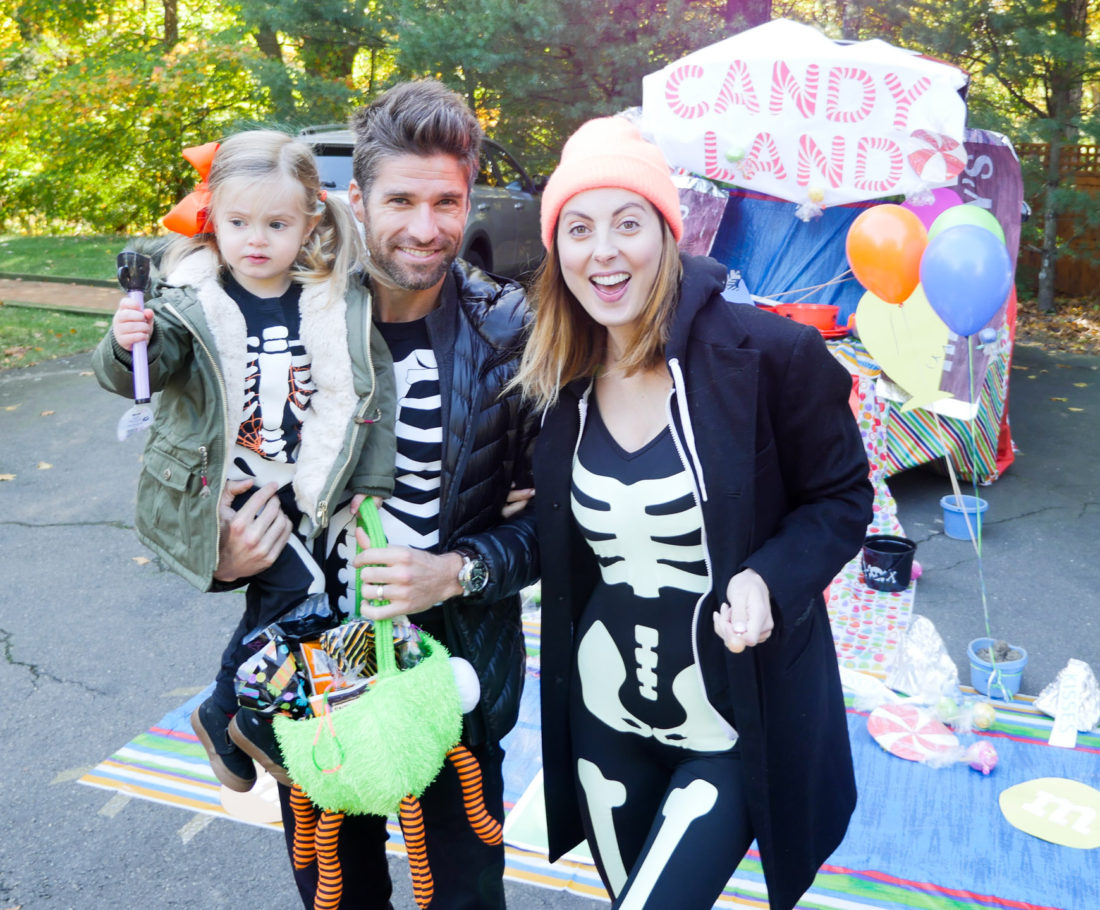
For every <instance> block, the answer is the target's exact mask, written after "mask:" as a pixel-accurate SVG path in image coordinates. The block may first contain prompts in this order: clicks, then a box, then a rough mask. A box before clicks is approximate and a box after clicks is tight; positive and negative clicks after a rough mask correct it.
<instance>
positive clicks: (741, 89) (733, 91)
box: [714, 60, 760, 114]
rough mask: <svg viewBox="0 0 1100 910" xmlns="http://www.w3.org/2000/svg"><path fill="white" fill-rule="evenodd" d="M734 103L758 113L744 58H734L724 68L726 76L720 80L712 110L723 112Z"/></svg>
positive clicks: (757, 105) (757, 104) (758, 106)
mask: <svg viewBox="0 0 1100 910" xmlns="http://www.w3.org/2000/svg"><path fill="white" fill-rule="evenodd" d="M736 105H740V106H741V107H743V108H744V109H745V110H747V111H749V112H750V113H752V114H758V113H760V102H759V101H758V100H757V98H756V92H755V91H754V90H753V87H752V76H750V75H749V68H748V66H746V65H745V61H744V60H734V61H733V63H731V64H730V68H729V69H728V70H726V78H725V79H723V80H722V88H721V89H720V90H719V92H718V98H717V100H716V101H715V102H714V112H715V113H716V114H724V113H725V112H726V111H727V110H729V109H730V108H731V107H734V106H736Z"/></svg>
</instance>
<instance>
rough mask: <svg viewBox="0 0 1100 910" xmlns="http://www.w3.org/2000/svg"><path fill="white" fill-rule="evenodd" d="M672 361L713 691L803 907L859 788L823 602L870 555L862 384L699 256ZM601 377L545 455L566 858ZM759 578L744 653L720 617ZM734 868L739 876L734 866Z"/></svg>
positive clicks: (557, 756) (559, 409)
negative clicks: (576, 472) (735, 298)
mask: <svg viewBox="0 0 1100 910" xmlns="http://www.w3.org/2000/svg"><path fill="white" fill-rule="evenodd" d="M683 264H684V277H683V281H682V285H681V293H680V299H679V302H678V304H677V308H676V311H675V313H674V316H673V324H672V331H671V335H670V338H669V342H668V345H667V349H666V361H667V362H668V365H669V370H670V373H671V374H672V377H673V381H674V389H675V394H674V399H673V404H672V407H671V409H670V418H671V424H672V429H673V433H674V436H675V438H676V441H677V446H678V448H679V449H680V451H681V453H683V455H682V457H683V458H684V460H685V462H686V464H687V467H688V468H689V470H690V471H691V472H692V474H693V476H694V478H695V483H696V489H697V496H698V499H699V501H700V505H701V508H702V513H703V525H704V542H705V546H706V550H707V553H708V556H709V560H710V564H711V573H712V588H713V590H712V591H710V592H709V593H707V594H705V595H703V596H702V597H701V598H700V600H699V603H698V605H697V607H696V611H695V615H694V617H693V620H692V621H693V623H694V636H695V641H696V645H697V653H698V656H699V662H700V664H701V667H702V672H703V679H704V684H705V688H706V693H707V697H708V699H709V700H710V703H711V704H712V705H713V706H714V707H715V708H716V709H717V710H718V712H719V713H720V714H721V715H722V716H723V717H724V718H725V719H726V720H727V721H728V722H729V723H730V724H732V725H733V726H734V728H735V729H736V730H737V731H738V733H739V735H740V739H739V748H740V749H741V753H742V757H743V760H744V762H745V771H746V777H747V792H748V795H749V812H750V816H751V819H752V824H753V829H754V833H755V835H756V839H757V842H758V845H759V847H760V853H761V857H762V861H763V867H764V875H765V878H766V880H767V885H768V892H769V897H770V903H771V907H772V908H773V910H788V908H790V907H793V906H794V905H795V903H796V902H797V901H798V898H799V897H800V896H801V895H802V894H803V893H804V892H805V891H806V889H807V888H809V886H810V884H811V883H812V881H813V877H814V875H815V874H816V872H817V870H818V868H819V867H820V865H821V864H822V863H823V862H824V861H825V860H826V859H827V857H828V856H829V854H830V853H831V852H832V851H833V850H834V849H835V848H836V846H837V845H838V844H839V843H840V841H841V839H842V838H843V836H844V833H845V831H846V829H847V825H848V819H849V817H850V815H851V813H852V811H853V809H854V807H855V802H856V788H855V779H854V775H853V770H852V757H851V749H850V745H849V742H848V728H847V720H846V712H845V707H844V701H843V694H842V691H841V686H840V674H839V670H838V667H837V661H836V656H835V651H834V646H833V639H832V634H831V631H830V628H829V619H828V615H827V613H826V610H825V601H824V597H823V591H824V590H825V588H826V587H827V586H828V584H829V582H831V581H832V579H833V578H834V577H835V575H836V573H837V572H838V571H839V570H840V569H841V567H842V566H843V565H844V564H845V563H846V562H847V561H848V560H849V559H850V558H851V557H852V556H853V555H854V554H855V553H856V552H857V551H858V550H859V547H860V545H861V543H862V541H863V537H864V534H865V531H866V527H867V524H868V522H869V521H870V519H871V503H872V499H873V490H872V487H871V484H870V481H869V480H868V465H867V458H866V455H865V453H864V449H863V443H862V440H861V438H860V434H859V429H858V427H857V425H856V422H855V420H854V418H853V416H852V413H851V410H850V409H849V406H848V397H849V393H850V390H851V379H850V377H849V375H848V373H847V372H846V371H845V370H844V368H843V367H841V366H840V365H839V364H837V363H836V361H835V360H834V359H833V358H832V356H831V355H830V354H829V352H828V350H827V349H826V347H825V344H824V342H823V341H822V339H821V336H820V334H819V333H818V332H817V330H816V329H813V328H810V327H808V326H803V325H800V324H798V323H794V322H792V321H791V320H787V319H783V318H781V317H779V316H776V315H774V314H771V313H766V312H763V311H761V310H758V309H756V308H754V307H751V306H746V305H744V304H731V303H729V302H727V301H725V300H724V299H723V298H722V297H721V296H720V294H721V291H722V289H723V286H724V281H725V276H726V270H725V268H724V267H723V266H721V265H720V264H719V263H717V262H715V261H714V260H712V259H706V258H702V257H698V258H696V257H685V258H684V261H683ZM587 386H588V382H587V381H580V382H577V383H573V384H572V385H571V386H569V387H567V388H566V389H564V390H563V391H562V395H561V398H560V400H559V402H558V404H557V405H556V406H555V407H554V408H553V409H551V410H550V411H549V412H548V413H547V414H546V416H545V420H544V422H543V426H542V429H541V431H540V433H539V436H538V439H537V440H536V445H535V460H534V471H535V487H536V489H537V490H538V496H537V497H536V514H537V517H538V536H539V548H540V553H541V563H542V569H543V572H542V673H541V690H542V737H543V773H544V786H545V794H546V815H547V827H548V834H549V845H550V858H551V859H552V860H553V859H556V858H557V857H558V856H561V855H562V854H563V853H565V852H567V851H568V850H570V849H572V848H573V847H574V846H575V845H576V844H577V843H579V842H580V841H581V840H582V839H583V836H584V835H583V833H582V830H581V826H580V816H579V813H578V811H577V795H576V789H575V784H574V773H573V766H574V757H573V754H572V747H571V744H570V736H569V719H568V714H567V712H568V704H569V697H568V693H569V683H570V679H571V677H572V673H573V660H574V651H575V646H576V642H575V640H574V630H575V629H576V626H577V623H578V620H579V618H580V614H581V611H582V610H583V608H584V606H585V604H586V603H587V600H588V596H589V594H590V592H591V591H592V588H593V586H594V585H595V583H596V581H597V579H598V577H599V569H598V566H597V564H596V560H595V558H594V556H593V554H592V552H591V550H590V549H589V547H588V546H587V544H586V543H585V542H584V540H583V539H582V538H581V536H580V534H579V533H578V531H577V529H576V525H575V523H574V522H573V520H572V515H571V512H570V499H569V488H570V477H571V471H572V462H573V453H574V449H575V446H576V443H577V437H578V432H579V429H580V408H581V404H580V403H581V400H582V399H583V398H584V397H585V395H586V391H585V390H586V387H587ZM744 568H752V569H754V570H755V571H756V572H758V573H759V574H760V575H761V576H762V578H763V579H764V581H765V582H766V583H767V585H768V590H769V592H770V595H771V602H772V614H773V616H774V619H775V630H774V632H773V633H772V636H771V638H770V639H769V640H768V641H766V642H765V643H763V644H761V645H759V646H757V647H755V648H749V649H747V650H746V651H745V652H743V653H741V654H733V653H731V652H729V651H728V650H727V649H726V648H725V646H724V644H723V643H722V641H721V640H720V639H719V638H718V636H717V635H716V634H715V633H714V628H713V624H712V620H711V615H712V613H713V612H714V611H715V610H716V609H717V608H718V607H719V606H720V605H721V603H722V600H723V599H724V597H725V588H726V584H727V583H728V581H729V579H730V578H731V577H732V576H733V575H734V574H735V573H737V572H738V571H740V570H741V569H744ZM731 871H732V870H731Z"/></svg>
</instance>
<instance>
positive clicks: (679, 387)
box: [668, 357, 707, 502]
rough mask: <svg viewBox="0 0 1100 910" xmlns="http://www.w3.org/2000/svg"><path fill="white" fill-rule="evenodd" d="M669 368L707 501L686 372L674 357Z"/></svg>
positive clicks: (700, 492) (702, 493)
mask: <svg viewBox="0 0 1100 910" xmlns="http://www.w3.org/2000/svg"><path fill="white" fill-rule="evenodd" d="M668 368H669V370H670V371H671V372H672V385H673V387H674V388H675V390H676V407H677V409H678V410H679V411H680V423H681V424H682V425H683V427H684V441H685V442H686V443H687V447H688V454H689V455H690V456H691V460H692V463H693V464H694V465H695V475H696V476H697V477H698V478H699V495H700V496H702V497H703V502H706V501H707V482H706V479H705V478H704V477H703V465H702V464H701V463H700V462H699V453H698V451H696V449H695V431H694V430H693V429H692V427H691V418H690V417H689V416H688V407H687V388H686V387H685V385H684V373H683V371H682V370H681V369H680V361H679V359H677V358H676V357H673V358H672V359H671V360H670V361H669V362H668Z"/></svg>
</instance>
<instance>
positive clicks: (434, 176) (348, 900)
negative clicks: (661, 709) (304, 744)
mask: <svg viewBox="0 0 1100 910" xmlns="http://www.w3.org/2000/svg"><path fill="white" fill-rule="evenodd" d="M352 127H353V129H354V131H355V133H356V146H355V155H354V160H353V172H354V177H355V179H354V181H353V182H352V184H351V187H350V189H349V199H350V202H351V206H352V209H353V211H354V212H355V215H356V217H358V218H359V220H360V221H361V222H362V223H363V225H364V229H365V239H366V244H367V250H368V253H369V255H370V263H369V266H368V272H369V277H368V279H367V280H368V284H369V286H370V288H371V291H372V294H373V302H374V318H375V321H376V324H377V325H378V328H379V330H380V331H381V333H382V335H383V337H384V338H385V339H386V341H387V343H388V344H389V346H390V349H391V352H392V354H393V360H394V368H395V373H396V380H397V399H398V412H397V438H398V454H397V466H396V474H397V477H396V480H397V484H396V489H395V492H394V496H393V497H392V498H391V499H389V500H386V501H385V502H384V503H383V506H382V510H381V513H382V522H383V527H384V529H385V531H386V536H387V539H388V541H389V545H388V546H387V547H385V548H378V549H372V550H370V551H369V552H364V553H362V554H360V555H359V556H358V557H356V558H355V559H354V563H355V565H357V566H360V567H362V568H361V569H360V573H361V577H362V581H363V591H364V593H367V592H370V596H371V597H372V599H373V598H375V597H377V598H378V599H386V600H388V601H389V605H388V606H387V607H382V608H368V607H364V609H363V615H365V616H368V617H371V618H380V617H382V616H396V615H410V616H412V617H413V621H414V622H415V623H416V624H417V625H419V626H421V627H422V628H424V629H425V630H426V631H428V632H429V633H430V634H432V635H433V636H435V637H436V638H437V639H439V640H441V641H442V642H443V643H444V645H445V646H446V647H447V649H448V650H449V651H450V652H451V654H452V655H454V656H458V657H464V658H466V659H467V660H468V661H470V663H471V664H473V666H474V668H475V670H476V671H477V674H478V677H479V680H480V683H481V698H480V703H479V704H478V706H477V707H476V708H475V709H474V710H473V711H471V712H470V713H469V714H467V715H465V717H464V719H463V721H464V722H463V735H462V740H463V743H464V744H465V745H466V746H467V747H468V748H469V749H470V750H471V751H472V752H473V754H474V755H475V757H476V758H477V760H478V763H479V765H480V767H481V776H482V781H483V787H484V797H485V803H486V807H487V808H488V810H489V812H490V814H492V815H493V816H494V817H495V818H496V819H497V820H498V821H499V820H503V777H502V772H501V763H502V760H503V751H502V750H501V748H500V740H501V738H502V737H503V736H504V735H505V734H506V733H507V732H508V731H509V730H510V729H511V727H512V726H513V724H514V723H515V720H516V717H517V715H518V711H519V698H520V691H521V689H522V685H523V672H524V644H523V632H522V626H521V622H520V609H519V598H518V592H519V591H520V589H521V588H522V587H523V586H525V585H527V584H529V583H531V582H532V581H533V580H534V579H535V578H536V577H537V575H538V563H537V552H536V547H535V536H534V531H533V515H532V514H530V512H531V511H532V510H527V511H519V513H518V514H516V512H517V510H518V509H519V508H520V507H521V505H522V504H523V503H524V501H525V500H526V499H528V498H529V497H530V495H531V493H532V491H531V490H529V489H526V488H528V487H529V486H530V483H529V480H528V479H527V478H528V476H529V475H528V474H527V473H526V465H527V464H528V455H529V447H530V443H531V441H532V439H531V436H532V432H533V431H532V429H531V421H529V420H528V419H527V415H526V413H525V411H524V410H523V408H522V406H521V402H520V399H519V395H518V393H517V392H516V391H515V390H513V391H510V392H508V393H504V394H502V392H503V390H504V387H505V386H506V385H507V384H508V382H509V380H510V379H511V378H512V375H513V373H514V371H515V367H516V366H517V363H518V359H517V355H518V354H519V350H520V348H521V346H522V340H523V335H524V323H525V320H526V318H527V306H526V301H525V298H524V294H523V291H522V289H521V288H520V287H519V286H518V285H516V284H512V283H506V284H498V283H497V282H496V281H495V280H494V279H492V278H490V277H489V276H487V275H485V274H484V273H482V272H478V271H474V270H472V269H471V268H470V267H469V266H467V265H466V264H465V263H463V262H461V261H457V260H456V256H457V253H458V249H459V245H460V243H461V241H462V234H463V230H464V226H465V223H466V216H467V214H468V212H469V208H470V198H469V193H470V189H471V187H472V185H473V181H474V176H475V174H476V173H477V166H478V156H479V150H480V143H481V129H480V127H479V126H478V123H477V120H476V119H475V117H474V116H473V114H472V112H471V111H470V110H469V108H468V107H467V106H466V105H465V103H464V102H463V100H462V99H461V97H460V96H458V95H457V94H455V93H454V92H452V91H450V90H449V89H447V88H446V87H444V86H443V85H441V84H439V83H437V82H431V81H422V82H412V83H406V84H402V85H399V86H396V87H395V88H393V89H391V90H390V91H388V92H386V93H385V94H383V95H381V96H380V97H379V98H377V99H376V100H375V101H374V102H373V103H372V104H371V105H369V106H368V107H366V108H364V109H361V110H360V111H358V112H357V113H356V115H355V116H354V117H353V120H352ZM515 487H519V488H521V489H518V490H517V489H515ZM256 508H257V509H260V508H262V505H260V504H258V505H257V507H256ZM260 514H261V515H263V514H264V513H263V512H261V513H260ZM351 515H352V513H351V511H350V509H348V510H347V512H345V513H344V514H342V515H337V516H334V518H333V521H332V525H331V527H332V529H333V530H332V533H333V534H339V533H340V529H341V527H342V526H343V527H346V526H347V525H348V523H350V520H351ZM505 515H508V516H510V517H508V518H505V517H503V516H505ZM234 521H236V522H237V524H236V526H231V527H228V528H227V533H226V537H227V543H226V548H225V550H223V562H224V563H225V564H226V565H230V564H231V563H232V564H234V568H236V566H237V565H241V566H247V567H248V568H249V569H253V570H254V568H255V565H254V563H250V562H249V561H248V559H247V554H248V553H251V554H252V555H253V557H255V553H256V551H257V550H271V549H273V548H274V547H275V546H276V545H277V542H278V540H279V538H280V536H281V533H280V530H276V529H275V528H274V527H273V526H272V525H273V521H272V520H268V521H264V522H261V527H260V528H257V529H251V540H248V541H246V540H245V538H246V536H247V535H249V533H250V529H249V522H247V521H241V520H238V519H234ZM359 534H360V539H359V543H360V545H361V546H364V547H365V546H367V540H366V538H365V536H363V535H362V532H359ZM238 543H239V544H240V547H241V550H240V551H238V550H235V549H234V547H236V546H237V544H238ZM348 544H350V542H348ZM348 544H345V543H344V542H343V541H338V540H334V541H330V542H328V543H327V544H326V546H327V547H328V548H329V551H330V553H335V554H340V553H344V554H346V553H347V552H348V550H349V549H350V546H349V545H348ZM242 552H243V553H245V554H246V555H245V557H242V556H241V553H242ZM242 560H243V561H242ZM259 561H260V563H261V564H262V562H263V558H262V557H261V558H260V559H259ZM340 567H341V568H342V563H341V564H340ZM337 575H339V576H340V578H341V582H340V586H341V587H346V585H347V582H346V578H347V574H346V573H344V574H341V573H340V571H339V569H336V568H333V567H332V565H331V564H330V565H328V566H327V567H326V576H327V577H329V578H330V580H331V579H332V578H335V577H336V576H337ZM332 590H333V589H332V585H331V584H330V592H331V591H332ZM395 733H396V731H395ZM288 792H289V791H287V789H286V788H285V787H280V796H281V799H282V805H283V822H284V827H285V829H286V832H287V842H288V846H292V845H293V837H294V826H295V818H294V813H293V812H292V810H291V808H290V805H289V796H288ZM420 802H421V806H422V809H423V813H424V821H425V828H426V844H427V854H428V862H429V866H430V869H431V874H432V878H433V879H434V884H435V894H434V898H433V901H432V908H433V910H449V908H502V907H504V887H503V873H504V849H503V846H488V845H485V844H483V843H482V842H481V841H480V840H479V839H478V837H477V835H476V834H475V832H474V831H473V829H472V828H471V827H470V824H469V822H468V820H467V817H466V810H465V807H464V805H463V800H462V794H461V790H460V788H459V780H458V775H457V773H456V771H455V770H454V768H452V767H451V766H450V764H449V763H448V764H447V765H445V767H444V769H443V771H441V772H440V776H439V777H438V778H437V779H436V781H435V782H434V783H433V784H432V785H431V786H430V787H429V788H428V789H427V791H426V792H425V793H424V794H423V796H422V797H421V800H420ZM386 838H387V833H386V828H385V819H382V818H376V817H372V816H347V817H346V818H345V819H344V821H343V823H342V827H341V831H340V836H339V846H338V852H339V858H340V865H341V867H342V874H343V881H342V902H341V904H340V906H341V907H349V908H350V907H354V908H356V910H370V908H386V907H388V906H389V897H390V894H391V890H392V889H391V885H390V880H389V875H388V863H387V860H386V857H385V852H384V843H385V841H386ZM291 855H292V859H293V852H292V854H291ZM294 874H295V878H296V880H297V882H298V887H299V891H300V893H301V895H302V899H303V902H304V903H305V905H306V906H307V907H313V905H314V895H315V893H316V890H317V880H318V873H317V865H316V863H315V862H312V863H308V864H305V866H304V868H296V869H295V873H294Z"/></svg>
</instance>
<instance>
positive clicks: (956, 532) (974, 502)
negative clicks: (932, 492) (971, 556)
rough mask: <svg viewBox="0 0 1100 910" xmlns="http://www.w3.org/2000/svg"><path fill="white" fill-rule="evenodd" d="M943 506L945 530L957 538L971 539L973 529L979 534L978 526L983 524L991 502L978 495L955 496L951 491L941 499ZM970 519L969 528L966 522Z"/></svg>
mask: <svg viewBox="0 0 1100 910" xmlns="http://www.w3.org/2000/svg"><path fill="white" fill-rule="evenodd" d="M940 506H941V507H942V508H943V532H944V534H946V535H947V536H948V537H953V538H955V540H970V536H971V531H973V534H974V536H975V537H977V536H978V528H979V526H980V525H981V521H982V515H983V513H984V512H985V510H986V509H988V508H989V503H988V502H986V501H985V500H984V499H979V498H978V497H977V496H955V494H954V493H951V494H949V495H947V496H944V497H943V498H942V499H941V500H940ZM968 518H969V520H970V530H967V527H966V522H967V519H968Z"/></svg>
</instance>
